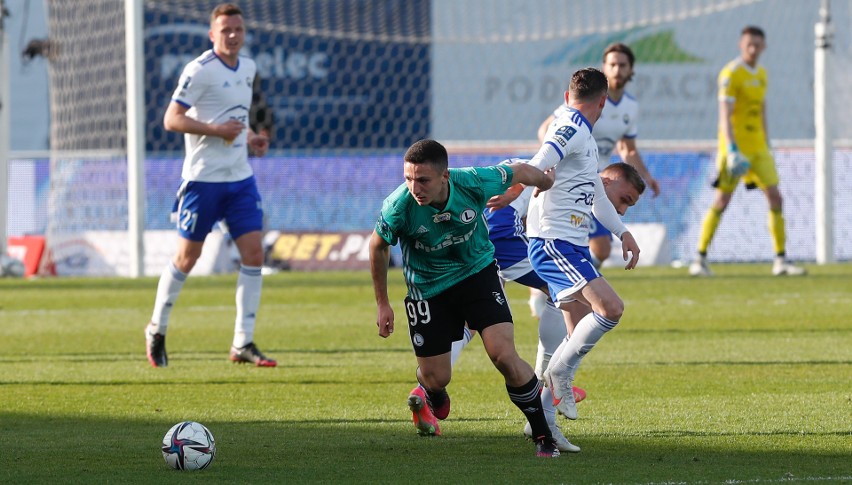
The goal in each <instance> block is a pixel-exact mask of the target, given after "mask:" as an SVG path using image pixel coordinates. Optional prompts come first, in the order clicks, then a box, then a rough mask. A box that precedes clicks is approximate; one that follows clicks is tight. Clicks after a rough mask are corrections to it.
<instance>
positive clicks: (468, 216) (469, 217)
mask: <svg viewBox="0 0 852 485" xmlns="http://www.w3.org/2000/svg"><path fill="white" fill-rule="evenodd" d="M459 219H461V221H462V222H464V223H465V224H470V223H471V221H473V220H474V219H476V211H475V210H473V209H465V210H463V211H462V213H461V214H460V215H459Z"/></svg>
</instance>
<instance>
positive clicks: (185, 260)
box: [174, 253, 198, 274]
mask: <svg viewBox="0 0 852 485" xmlns="http://www.w3.org/2000/svg"><path fill="white" fill-rule="evenodd" d="M196 262H198V257H197V256H194V255H192V254H187V253H178V254H177V255H176V256H175V258H174V263H175V267H176V268H177V269H179V270H180V271H181V272H182V273H184V274H189V272H190V271H192V268H194V267H195V263H196Z"/></svg>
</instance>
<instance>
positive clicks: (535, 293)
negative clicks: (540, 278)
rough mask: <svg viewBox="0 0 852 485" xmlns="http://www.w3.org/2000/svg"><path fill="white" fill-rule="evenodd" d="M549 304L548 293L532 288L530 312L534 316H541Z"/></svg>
mask: <svg viewBox="0 0 852 485" xmlns="http://www.w3.org/2000/svg"><path fill="white" fill-rule="evenodd" d="M546 304H547V294H546V293H545V292H543V291H541V290H538V289H535V288H530V301H529V305H530V313H532V316H534V317H540V316H541V313H542V312H543V311H544V305H546Z"/></svg>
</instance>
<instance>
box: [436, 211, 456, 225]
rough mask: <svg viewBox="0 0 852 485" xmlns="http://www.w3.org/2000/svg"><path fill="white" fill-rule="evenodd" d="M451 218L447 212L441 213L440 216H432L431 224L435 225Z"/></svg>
mask: <svg viewBox="0 0 852 485" xmlns="http://www.w3.org/2000/svg"><path fill="white" fill-rule="evenodd" d="M451 217H452V216H451V215H450V213H449V212H441V213H440V214H435V215H434V216H432V222H434V223H435V224H437V223H439V222H446V221H449V220H450V218H451Z"/></svg>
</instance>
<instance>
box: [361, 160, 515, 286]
mask: <svg viewBox="0 0 852 485" xmlns="http://www.w3.org/2000/svg"><path fill="white" fill-rule="evenodd" d="M449 184H450V193H449V199H448V200H447V204H446V206H445V207H444V208H443V209H442V210H438V209H436V208H434V207H432V206H430V205H426V206H420V205H418V204H417V201H415V200H414V197H412V196H411V194H410V193H409V192H408V187H407V186H406V185H405V183H403V184H402V185H400V186H399V188H397V189H396V190H395V191H394V192H393V193H392V194H391V195H389V196H388V198H387V199H385V201H384V203H383V204H382V212H381V215H380V216H379V220H378V222H376V233H378V235H379V236H381V237H382V238H383V239H384V240H385V241H387V243H388V244H390V245H396V243H397V241H399V242H400V246H401V248H402V264H403V273H404V275H405V283H406V284H407V285H408V296H409V297H410V298H412V299H415V300H423V299H426V298H431V297H433V296H435V295H438V294H440V293H441V292H443V291H445V290H447V289H448V288H450V287H451V286H453V285H455V284H456V283H458V282H459V281H461V280H463V279H465V278H467V277H468V276H471V275H473V274H475V273H478V272H479V271H481V270H482V269H484V268H485V267H486V266H488V265H489V264H491V263H492V262H493V261H494V245H493V244H491V241H490V240H489V239H488V225H487V224H486V222H485V214H484V213H483V212H484V211H485V204H486V202H488V199H490V198H491V197H493V196H495V195H499V194H502V193H503V192H505V191H506V189H507V188H508V187H509V186H510V185H511V184H512V169H511V168H509V167H507V166H506V165H496V166H492V167H479V168H473V167H470V168H458V169H456V168H451V169H450V181H449Z"/></svg>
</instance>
